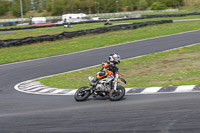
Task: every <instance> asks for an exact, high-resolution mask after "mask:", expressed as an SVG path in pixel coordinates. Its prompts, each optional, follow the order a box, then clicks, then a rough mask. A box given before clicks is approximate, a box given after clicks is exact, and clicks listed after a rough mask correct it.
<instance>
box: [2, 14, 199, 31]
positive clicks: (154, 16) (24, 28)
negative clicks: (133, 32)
mask: <svg viewBox="0 0 200 133" xmlns="http://www.w3.org/2000/svg"><path fill="white" fill-rule="evenodd" d="M190 15H200V13H187V14H163V15H144V16H142V17H140V18H123V19H117V20H112V21H124V20H136V19H146V18H160V17H185V16H190ZM105 21H106V20H102V21H100V20H96V21H94V20H92V21H85V22H74V23H70V24H71V25H75V24H86V23H100V22H105ZM63 25H66V24H54V25H45V26H30V27H21V28H20V27H16V28H9V29H0V31H12V30H26V29H36V28H46V27H55V26H63Z"/></svg>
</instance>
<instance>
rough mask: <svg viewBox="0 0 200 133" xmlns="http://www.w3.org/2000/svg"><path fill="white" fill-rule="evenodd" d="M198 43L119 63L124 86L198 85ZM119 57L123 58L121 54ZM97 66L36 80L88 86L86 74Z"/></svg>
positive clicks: (48, 83)
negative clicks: (124, 81)
mask: <svg viewBox="0 0 200 133" xmlns="http://www.w3.org/2000/svg"><path fill="white" fill-rule="evenodd" d="M199 51H200V44H197V45H194V46H189V47H185V48H179V49H176V50H170V51H165V52H160V53H155V54H149V55H146V56H143V57H139V58H134V59H128V60H124V61H122V62H121V63H120V64H119V65H118V67H119V72H120V73H121V75H122V76H123V77H124V78H125V79H126V80H127V86H126V87H152V86H178V85H195V84H200V60H199V59H200V52H199ZM121 56H123V55H121ZM100 68H101V67H100V66H98V67H94V68H90V69H85V70H81V71H76V72H70V73H66V74H61V75H55V76H52V77H49V78H43V79H40V80H39V81H40V82H41V83H42V84H44V85H47V86H50V87H57V88H79V87H81V86H88V84H89V81H88V80H87V77H88V76H89V75H92V76H95V74H96V73H97V72H98V71H99V70H100Z"/></svg>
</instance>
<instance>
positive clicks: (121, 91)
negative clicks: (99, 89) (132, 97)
mask: <svg viewBox="0 0 200 133" xmlns="http://www.w3.org/2000/svg"><path fill="white" fill-rule="evenodd" d="M125 92H126V91H125V88H124V87H123V86H118V87H117V89H116V90H114V89H113V90H111V91H110V94H109V97H110V101H119V100H121V99H122V98H123V97H124V95H125Z"/></svg>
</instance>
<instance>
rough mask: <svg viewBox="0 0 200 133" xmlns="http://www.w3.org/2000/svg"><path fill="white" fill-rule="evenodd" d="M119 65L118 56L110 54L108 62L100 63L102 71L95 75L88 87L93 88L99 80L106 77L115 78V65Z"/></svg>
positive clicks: (116, 69) (116, 70)
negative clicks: (111, 76)
mask: <svg viewBox="0 0 200 133" xmlns="http://www.w3.org/2000/svg"><path fill="white" fill-rule="evenodd" d="M119 63H120V56H119V55H118V54H111V55H110V56H109V60H107V61H106V62H103V63H102V69H101V70H100V72H98V73H97V75H96V77H95V78H94V79H93V80H92V81H91V82H90V85H91V86H92V87H93V88H94V87H95V86H96V85H97V82H98V81H99V80H100V79H103V78H105V77H107V75H113V76H115V73H116V72H118V68H117V66H116V65H117V64H119Z"/></svg>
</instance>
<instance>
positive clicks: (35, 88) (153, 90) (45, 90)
mask: <svg viewBox="0 0 200 133" xmlns="http://www.w3.org/2000/svg"><path fill="white" fill-rule="evenodd" d="M30 85H31V87H30ZM25 86H29V87H25ZM15 89H16V90H18V91H20V92H24V93H29V94H41V95H74V94H75V93H76V91H77V89H58V88H51V87H47V86H44V85H41V83H38V81H37V82H35V81H32V82H22V83H20V84H17V85H16V86H15ZM125 89H126V95H134V94H164V93H183V92H200V85H183V86H166V87H147V88H125Z"/></svg>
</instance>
